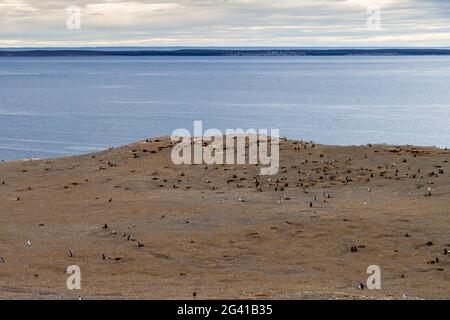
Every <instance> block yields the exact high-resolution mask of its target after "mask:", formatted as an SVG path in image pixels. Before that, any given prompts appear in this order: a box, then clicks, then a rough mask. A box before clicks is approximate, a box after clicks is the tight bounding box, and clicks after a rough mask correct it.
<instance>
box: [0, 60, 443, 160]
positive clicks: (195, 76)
mask: <svg viewBox="0 0 450 320" xmlns="http://www.w3.org/2000/svg"><path fill="white" fill-rule="evenodd" d="M194 120H203V122H204V127H205V128H211V127H217V128H220V129H225V128H244V129H247V128H255V129H258V128H279V129H280V133H281V135H282V136H287V137H289V138H297V139H308V140H310V139H311V140H314V141H316V142H320V143H327V144H342V145H344V144H365V143H369V142H370V143H382V142H385V143H391V144H415V145H437V146H446V147H448V146H450V57H269V58H268V57H250V58H249V57H206V58H205V57H198V58H197V57H194V58H191V57H189V58H184V57H139V58H136V57H123V58H122V57H119V58H117V57H99V58H0V159H4V160H6V159H19V158H26V157H33V156H39V157H58V156H64V155H71V154H78V153H86V152H90V151H93V150H99V149H104V148H107V147H110V146H119V145H122V144H126V143H129V142H132V141H136V140H140V139H144V138H147V137H151V136H156V135H165V134H170V133H171V132H172V131H173V130H174V129H176V128H188V129H190V130H192V126H193V121H194Z"/></svg>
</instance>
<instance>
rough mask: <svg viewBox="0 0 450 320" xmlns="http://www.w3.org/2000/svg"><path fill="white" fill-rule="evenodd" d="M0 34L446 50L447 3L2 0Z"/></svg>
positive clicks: (20, 38) (62, 41)
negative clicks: (370, 25) (374, 25)
mask: <svg viewBox="0 0 450 320" xmlns="http://www.w3.org/2000/svg"><path fill="white" fill-rule="evenodd" d="M69 6H76V7H78V8H79V9H80V18H81V28H80V29H76V26H77V24H76V23H74V21H76V20H74V19H77V13H76V12H77V11H76V10H75V11H73V10H72V11H70V10H69V11H68V10H67V8H68V7H69ZM374 6H375V7H374ZM377 7H379V8H381V14H380V16H381V20H380V22H381V29H378V30H377V28H368V27H367V20H368V19H369V21H375V22H376V18H377V16H376V14H375V15H374V14H373V12H374V11H373V9H376V8H377ZM368 9H369V10H368ZM70 12H72V13H73V15H69V13H70ZM68 19H69V25H70V26H72V27H71V28H72V29H70V28H68V27H67V22H68ZM374 19H375V20H374ZM74 26H75V29H74V28H73V27H74ZM372 26H373V25H372ZM0 28H1V29H0V47H24V46H26V47H42V46H44V47H48V46H60V47H68V46H71V47H79V46H134V45H137V46H178V45H180V46H295V47H310V46H321V47H323V46H357V47H362V46H450V0H153V1H149V0H130V1H127V0H104V1H102V0H0Z"/></svg>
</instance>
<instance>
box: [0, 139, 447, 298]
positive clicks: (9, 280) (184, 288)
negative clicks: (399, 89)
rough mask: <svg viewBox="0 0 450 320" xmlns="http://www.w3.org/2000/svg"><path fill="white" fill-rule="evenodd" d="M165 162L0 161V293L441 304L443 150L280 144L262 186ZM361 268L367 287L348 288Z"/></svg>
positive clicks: (124, 156) (120, 157) (252, 174)
mask: <svg viewBox="0 0 450 320" xmlns="http://www.w3.org/2000/svg"><path fill="white" fill-rule="evenodd" d="M170 153H171V145H170V141H169V140H168V139H167V138H161V139H154V140H149V142H145V141H142V142H139V143H135V144H132V145H129V146H125V147H122V148H117V149H112V150H109V151H105V152H100V153H97V154H96V155H95V157H93V155H84V156H77V157H71V158H64V159H52V160H39V161H15V162H8V163H4V164H1V165H0V257H3V259H4V262H3V263H1V262H0V298H3V299H10V298H32V299H55V298H77V297H78V296H81V297H83V298H85V299H109V298H114V299H116V298H118V299H129V298H139V299H156V298H162V299H169V298H181V299H185V298H192V296H193V293H194V292H196V293H197V299H207V298H226V299H228V298H244V299H247V298H250V299H253V298H275V299H311V298H313V299H317V298H348V299H352V298H366V297H370V298H402V297H417V298H446V299H448V298H450V255H445V254H444V250H445V249H450V230H449V226H450V183H449V182H450V164H449V161H450V152H449V151H446V150H439V149H434V148H414V147H408V146H401V147H395V146H386V145H374V146H359V147H336V146H324V145H312V144H307V143H303V142H295V141H286V142H283V144H282V146H281V166H282V169H281V170H280V172H279V174H278V175H276V176H273V177H257V174H258V173H259V168H258V167H257V166H249V165H247V166H243V165H240V166H229V165H228V166H205V165H196V166H188V165H184V166H175V165H173V164H172V162H171V161H170ZM306 160H307V162H306ZM106 161H109V164H107V163H106ZM100 167H102V168H103V169H102V170H100ZM419 170H420V172H419ZM371 175H373V177H371ZM269 178H270V179H271V181H269V180H268V179H269ZM255 179H256V180H257V181H259V183H260V184H261V185H260V186H258V187H257V186H256V185H255ZM1 182H4V184H1ZM174 186H175V187H174ZM212 186H214V187H212ZM368 188H370V191H369V189H368ZM428 188H431V189H432V195H431V196H430V197H428V196H425V195H426V194H427V192H428ZM239 198H240V199H241V200H243V201H240V200H239ZM110 200H111V201H110ZM310 202H311V204H312V207H310ZM104 224H107V225H108V229H104V228H103V227H102V226H103V225H104ZM113 230H114V231H116V232H117V234H113ZM122 233H125V237H123V236H122ZM130 234H131V238H132V239H133V240H138V241H140V242H142V243H144V244H145V246H144V247H137V245H136V243H137V242H136V241H131V240H127V238H128V235H130ZM407 235H408V236H407ZM28 240H30V241H31V242H32V246H28V245H27V241H28ZM352 246H357V247H358V251H357V252H351V250H350V249H351V247H352ZM68 251H71V252H72V254H73V257H70V256H69V255H68ZM102 255H105V259H103V257H102ZM436 258H438V262H437V263H436V260H435V259H436ZM433 262H434V263H433ZM372 264H375V265H379V266H380V268H381V272H382V289H381V290H367V289H365V290H360V289H358V284H359V283H365V282H366V279H367V277H368V276H369V275H368V274H366V269H367V267H368V266H369V265H372ZM69 265H79V266H80V268H81V272H82V289H81V290H80V291H70V290H68V289H67V287H66V279H67V277H68V275H67V274H66V268H67V266H69ZM404 294H406V296H404Z"/></svg>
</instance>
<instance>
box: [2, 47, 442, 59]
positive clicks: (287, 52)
mask: <svg viewBox="0 0 450 320" xmlns="http://www.w3.org/2000/svg"><path fill="white" fill-rule="evenodd" d="M374 55H376V56H396V55H398V56H405V55H406V56H418V55H445V56H446V55H450V49H432V48H416V49H414V48H397V49H396V48H383V49H174V50H161V49H155V50H147V49H137V48H133V49H130V48H127V49H123V50H120V49H117V50H106V49H101V48H96V49H24V50H20V49H15V50H6V49H5V50H0V57H93V56H134V57H142V56H374Z"/></svg>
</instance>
